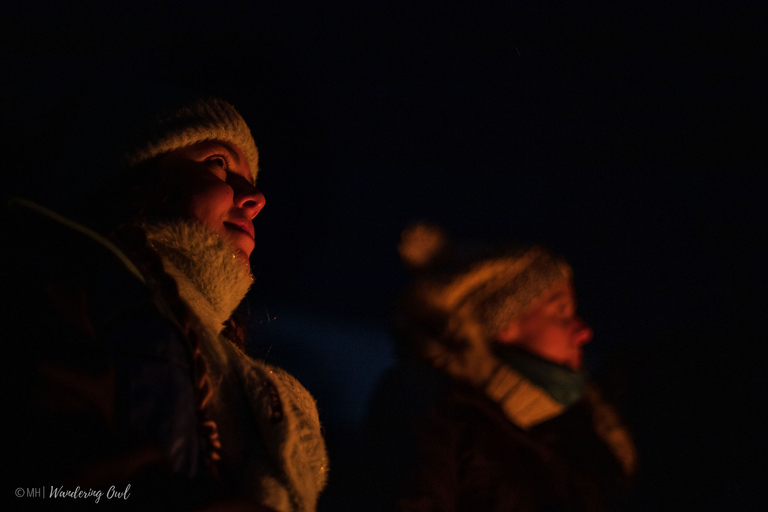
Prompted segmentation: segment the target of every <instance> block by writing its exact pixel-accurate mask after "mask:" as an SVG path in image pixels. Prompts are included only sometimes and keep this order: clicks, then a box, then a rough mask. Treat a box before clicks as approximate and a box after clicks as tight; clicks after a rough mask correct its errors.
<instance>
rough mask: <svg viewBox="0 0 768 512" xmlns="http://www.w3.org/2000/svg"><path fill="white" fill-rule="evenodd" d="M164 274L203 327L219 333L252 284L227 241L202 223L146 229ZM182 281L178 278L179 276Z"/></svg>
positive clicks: (247, 272)
mask: <svg viewBox="0 0 768 512" xmlns="http://www.w3.org/2000/svg"><path fill="white" fill-rule="evenodd" d="M145 230H146V232H147V239H148V240H149V242H150V244H151V245H152V247H153V248H154V249H155V250H156V251H157V252H158V253H159V254H160V256H161V258H162V260H163V265H164V267H165V270H166V272H168V273H169V274H171V276H172V277H174V278H175V279H176V282H177V283H178V285H179V294H180V295H181V296H182V297H183V298H184V300H186V301H187V302H188V303H189V305H190V306H191V307H192V309H193V310H194V311H195V313H196V314H197V315H198V316H199V317H200V320H201V321H202V322H203V325H205V326H206V328H208V329H212V330H214V331H215V332H216V334H218V333H219V332H221V330H222V324H223V323H224V322H225V321H226V320H227V319H228V318H229V317H230V316H231V315H232V312H233V311H234V310H235V308H236V307H237V305H238V304H240V301H242V300H243V298H244V297H245V294H246V293H247V292H248V289H249V288H250V286H251V284H252V283H253V276H252V275H251V273H250V271H249V270H248V268H247V267H246V266H245V265H243V263H242V261H240V258H239V257H238V256H237V254H236V252H235V250H234V249H233V248H232V247H231V245H230V244H229V242H227V241H225V240H223V239H222V238H221V237H219V236H218V235H217V234H216V233H214V232H213V231H211V230H210V229H209V228H208V227H206V226H205V225H204V224H202V223H200V222H196V221H189V220H179V221H175V222H171V223H164V224H157V225H149V226H146V227H145ZM182 276H183V277H184V279H180V277H182Z"/></svg>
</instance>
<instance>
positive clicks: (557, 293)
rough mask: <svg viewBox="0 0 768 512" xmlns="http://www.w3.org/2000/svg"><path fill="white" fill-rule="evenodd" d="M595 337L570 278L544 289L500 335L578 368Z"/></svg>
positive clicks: (554, 359) (548, 358)
mask: <svg viewBox="0 0 768 512" xmlns="http://www.w3.org/2000/svg"><path fill="white" fill-rule="evenodd" d="M591 340H592V328H591V327H589V325H587V323H586V322H585V321H584V320H582V319H581V317H579V316H578V315H577V314H576V293H575V291H574V289H573V284H572V283H571V282H570V281H563V282H561V283H559V284H557V285H555V286H553V287H552V288H550V289H549V290H547V291H546V292H544V294H542V296H541V297H540V298H539V300H538V301H536V302H535V303H534V304H533V305H531V307H530V308H529V309H528V310H527V311H526V312H525V313H523V315H522V316H521V317H520V318H519V319H518V320H516V321H514V322H512V323H510V324H509V325H508V326H507V327H506V329H504V330H502V332H501V333H500V334H499V336H498V341H499V342H500V343H505V344H509V345H514V346H517V347H518V348H521V349H523V350H525V351H527V352H530V353H532V354H534V355H537V356H539V357H541V358H544V359H547V360H549V361H552V362H553V363H557V364H561V365H565V366H569V367H570V368H572V369H574V370H580V369H581V368H582V359H583V355H584V345H586V344H587V343H589V342H590V341H591Z"/></svg>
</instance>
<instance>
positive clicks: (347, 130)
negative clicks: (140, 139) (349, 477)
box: [0, 0, 768, 510]
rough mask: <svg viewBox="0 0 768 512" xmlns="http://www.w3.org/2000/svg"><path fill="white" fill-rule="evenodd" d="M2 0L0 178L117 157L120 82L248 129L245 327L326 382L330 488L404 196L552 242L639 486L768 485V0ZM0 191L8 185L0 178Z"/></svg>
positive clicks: (492, 229)
mask: <svg viewBox="0 0 768 512" xmlns="http://www.w3.org/2000/svg"><path fill="white" fill-rule="evenodd" d="M649 4H650V3H648V2H615V1H613V2H608V1H605V2H551V1H539V2H535V1H529V2H498V3H497V2H455V1H448V2H425V1H413V2H403V3H392V2H381V1H367V2H362V1H351V0H342V1H337V2H309V1H283V2H246V1H219V2H215V3H214V2H211V3H209V4H206V3H203V2H199V1H196V2H164V3H159V4H158V3H157V2H132V3H130V4H127V3H126V4H122V3H120V2H110V3H108V2H101V1H100V2H80V3H77V4H75V3H71V4H70V3H64V2H57V3H53V2H34V1H27V2H23V5H22V2H5V3H3V6H2V11H0V24H1V26H2V33H1V34H0V41H2V53H1V54H0V80H2V92H3V95H2V96H3V99H2V102H3V103H2V118H3V119H2V121H3V127H2V128H3V134H4V137H3V141H4V146H6V149H4V151H3V153H4V158H3V165H2V167H3V178H4V179H3V181H4V187H3V188H4V194H5V195H4V199H5V198H6V197H7V195H10V194H23V195H26V196H29V197H32V198H35V199H38V200H40V201H42V202H44V203H46V204H51V205H56V204H58V203H62V202H66V200H67V199H68V198H71V197H72V194H73V192H74V191H75V190H78V189H80V188H82V186H83V184H84V183H88V182H89V181H91V180H92V179H94V177H95V176H97V175H99V174H101V173H103V172H108V164H105V163H104V162H106V156H105V155H106V153H107V151H106V150H105V149H104V148H105V147H107V145H108V143H107V142H104V141H105V140H107V139H110V138H114V137H113V136H114V135H115V134H116V133H118V132H119V131H120V129H121V126H120V125H119V123H116V122H112V124H110V123H109V122H107V121H105V120H108V119H111V118H112V117H113V114H116V113H123V114H124V113H126V112H133V111H134V110H136V109H140V107H141V105H140V103H139V102H137V100H136V99H135V97H136V96H135V95H134V94H133V91H135V90H141V91H143V93H147V92H149V93H150V94H152V93H157V94H167V93H168V91H174V90H183V91H185V92H193V93H199V94H214V95H217V96H221V97H224V98H226V99H227V100H229V101H230V102H231V103H233V104H234V105H235V106H236V107H237V108H238V109H239V110H240V111H241V113H242V114H243V116H244V117H245V118H246V120H247V121H248V122H249V124H250V125H251V128H252V131H253V133H254V137H255V138H256V141H257V144H258V145H259V148H260V152H261V168H262V174H261V175H260V178H259V180H260V187H261V189H262V190H263V192H264V193H265V195H266V197H267V207H266V208H265V210H264V211H263V213H262V214H261V215H260V216H259V217H258V218H257V220H256V227H257V233H258V236H257V240H260V241H262V242H263V243H262V244H260V245H259V247H257V250H256V251H255V253H254V256H253V263H254V268H255V269H256V271H257V282H258V284H257V287H256V289H255V290H254V291H253V292H252V293H251V295H250V296H249V301H248V310H249V313H250V318H251V323H252V328H253V332H254V346H253V347H252V348H253V350H254V352H255V353H257V354H259V355H261V356H263V357H265V358H266V359H267V360H268V361H270V362H273V363H275V364H279V365H282V366H285V367H286V368H288V369H289V370H291V371H292V372H293V373H294V374H295V375H296V376H297V377H299V379H300V380H301V381H302V382H303V383H304V384H305V385H306V386H307V387H308V388H309V389H310V391H311V392H313V393H314V394H315V395H316V397H317V398H318V404H319V408H320V414H321V419H322V420H323V421H324V423H325V428H326V433H327V436H328V441H329V448H330V451H331V457H332V460H335V465H334V470H333V471H332V473H331V481H330V486H329V489H328V492H327V493H326V496H325V497H324V498H323V499H324V502H323V504H322V506H323V507H324V508H325V509H326V510H334V509H338V508H340V507H341V505H340V502H341V501H342V499H343V496H344V493H345V487H344V486H345V478H344V477H345V475H346V474H348V472H350V471H365V468H351V467H349V466H348V462H347V455H348V453H346V452H347V451H348V449H349V446H351V444H350V439H353V438H354V435H355V433H356V427H357V425H358V422H359V421H360V418H361V416H362V414H363V410H364V405H365V397H366V395H367V393H368V391H369V390H370V387H371V386H372V385H373V383H374V382H375V380H376V378H377V376H378V375H379V373H380V372H381V371H382V370H383V369H384V368H385V367H386V366H387V365H389V364H390V363H391V361H392V357H391V355H390V349H389V343H390V341H389V338H388V336H387V311H388V307H389V304H390V303H391V301H392V299H393V298H394V297H395V295H396V293H397V291H398V290H400V289H402V287H403V286H404V285H405V283H406V282H407V275H406V273H405V271H404V270H403V269H401V267H400V264H399V262H398V257H397V252H396V244H397V240H398V237H399V233H400V231H401V230H402V229H403V227H404V226H405V225H406V224H407V223H408V222H410V221H413V220H417V219H426V220H431V221H434V222H438V223H441V224H443V225H444V226H445V227H446V228H447V229H448V230H449V232H451V233H452V234H454V235H455V236H456V237H458V238H476V239H485V240H490V239H503V240H515V241H524V242H539V243H544V244H546V245H548V246H550V247H551V248H553V249H554V250H555V251H557V252H559V253H561V254H564V255H565V256H566V257H567V258H568V259H569V261H570V262H571V264H572V266H573V267H574V269H575V272H576V286H577V290H578V292H579V300H580V310H581V313H582V316H584V317H585V318H586V319H587V320H588V321H589V322H590V323H591V324H592V325H593V327H594V330H595V333H596V334H595V340H594V342H593V343H592V344H591V345H590V346H589V347H588V352H587V358H588V359H587V363H588V366H589V368H590V370H591V371H592V372H593V374H594V375H595V376H596V377H598V378H599V379H601V380H602V381H603V382H604V383H605V384H606V386H608V393H609V395H610V396H611V397H612V398H613V399H614V400H615V401H616V402H617V404H618V405H619V406H620V407H621V408H622V410H623V411H624V412H625V415H626V416H627V418H628V420H629V422H630V424H632V425H633V427H634V430H635V433H636V437H637V442H638V445H639V448H640V450H641V454H642V456H643V461H642V466H641V467H642V471H641V473H640V478H639V481H638V490H639V492H638V498H637V500H636V505H637V508H638V509H640V510H694V509H695V510H765V509H766V507H767V506H768V492H767V491H766V486H765V483H764V482H765V477H766V476H768V464H766V457H768V453H766V452H767V450H766V446H767V443H766V442H765V439H764V437H765V430H764V429H765V426H766V423H768V422H766V421H765V420H766V403H765V399H764V395H765V393H766V391H767V390H768V379H766V376H765V373H766V371H765V369H764V366H765V365H764V362H763V361H764V359H763V355H762V354H763V352H764V351H763V350H762V349H763V345H764V344H765V342H766V341H768V336H766V302H767V301H766V291H765V289H766V288H765V285H766V270H765V263H766V258H765V256H766V251H765V249H766V241H765V240H766V237H765V231H766V208H765V202H766V200H765V196H766V192H768V187H767V185H768V179H767V178H766V170H768V158H766V153H767V152H766V143H767V142H768V138H767V137H766V136H767V135H768V130H766V108H765V107H766V87H767V86H768V81H766V70H767V66H766V62H768V51H767V49H768V41H767V40H766V39H767V38H766V32H767V31H768V30H767V29H768V23H767V22H768V18H767V17H766V8H765V7H764V2H758V1H754V2H696V3H694V2H683V1H680V0H674V1H670V2H664V3H663V5H656V6H652V5H649ZM6 190H7V192H5V191H6Z"/></svg>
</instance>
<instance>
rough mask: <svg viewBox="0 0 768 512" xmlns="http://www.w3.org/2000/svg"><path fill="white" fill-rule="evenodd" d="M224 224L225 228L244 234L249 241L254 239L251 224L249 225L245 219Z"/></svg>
mask: <svg viewBox="0 0 768 512" xmlns="http://www.w3.org/2000/svg"><path fill="white" fill-rule="evenodd" d="M224 224H226V225H227V227H229V228H231V229H236V230H237V231H242V232H244V233H245V234H247V235H248V236H249V237H250V238H251V240H254V238H255V232H254V229H253V223H251V221H248V220H245V219H231V220H228V221H225V222H224Z"/></svg>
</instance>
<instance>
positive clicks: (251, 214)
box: [234, 183, 267, 219]
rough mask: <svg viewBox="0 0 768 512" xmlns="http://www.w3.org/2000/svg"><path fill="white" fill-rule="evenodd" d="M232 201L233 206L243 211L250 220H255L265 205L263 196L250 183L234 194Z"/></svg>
mask: <svg viewBox="0 0 768 512" xmlns="http://www.w3.org/2000/svg"><path fill="white" fill-rule="evenodd" d="M234 201H235V206H236V207H238V208H240V209H241V210H244V211H245V212H246V215H247V216H248V218H250V219H253V218H255V217H256V216H257V215H258V214H259V212H260V211H261V209H262V208H264V205H265V204H267V199H266V198H265V197H264V194H262V193H261V191H260V190H259V189H257V188H256V187H254V186H253V185H251V184H250V183H249V184H248V186H247V187H243V189H241V190H238V191H237V192H236V193H235V198H234Z"/></svg>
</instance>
